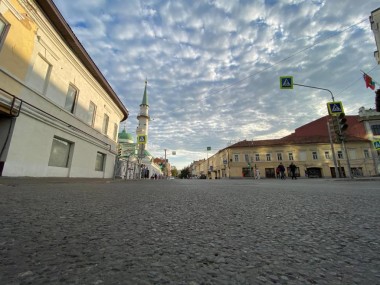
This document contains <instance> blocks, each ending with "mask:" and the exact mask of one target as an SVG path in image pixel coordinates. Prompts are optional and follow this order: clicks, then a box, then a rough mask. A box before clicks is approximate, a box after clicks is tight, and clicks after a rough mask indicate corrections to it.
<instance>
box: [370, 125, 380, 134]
mask: <svg viewBox="0 0 380 285" xmlns="http://www.w3.org/2000/svg"><path fill="white" fill-rule="evenodd" d="M371 129H372V134H373V135H374V136H380V125H372V126H371Z"/></svg>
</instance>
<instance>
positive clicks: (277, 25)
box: [54, 0, 380, 169]
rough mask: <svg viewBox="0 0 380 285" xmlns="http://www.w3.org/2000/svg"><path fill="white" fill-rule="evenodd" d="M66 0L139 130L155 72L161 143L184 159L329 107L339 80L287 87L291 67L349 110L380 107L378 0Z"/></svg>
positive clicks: (283, 129)
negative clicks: (378, 84)
mask: <svg viewBox="0 0 380 285" xmlns="http://www.w3.org/2000/svg"><path fill="white" fill-rule="evenodd" d="M54 2H55V3H56V5H57V6H58V8H59V9H60V11H61V12H62V14H63V16H64V17H65V19H66V20H67V21H68V23H69V24H70V26H71V27H72V29H73V31H74V32H75V33H76V35H77V37H78V38H79V39H80V41H81V42H82V44H83V45H84V46H85V48H86V49H87V51H88V53H89V54H90V55H91V57H92V58H93V60H94V61H95V63H96V64H97V65H98V67H99V68H100V70H101V71H102V72H103V74H104V75H105V77H106V78H107V80H108V81H109V82H110V84H111V85H112V86H113V88H114V89H115V91H116V92H117V94H118V95H119V97H120V98H121V100H122V101H123V103H124V104H125V106H126V107H127V108H128V109H129V111H130V118H129V119H128V121H127V122H126V123H125V124H126V126H127V131H129V132H131V133H134V132H135V129H136V126H137V119H136V116H137V114H138V112H139V105H140V103H141V100H142V95H143V91H144V81H145V78H148V95H149V103H150V115H151V117H152V118H153V120H152V121H151V122H150V129H149V145H148V148H149V151H150V152H151V153H152V154H154V155H156V156H163V153H164V152H163V150H164V149H167V150H168V151H172V150H176V151H177V155H176V156H175V157H174V156H169V160H171V161H172V162H173V163H174V164H175V165H177V167H178V168H179V169H181V167H183V166H185V165H188V164H190V163H191V161H192V160H195V159H201V158H206V155H207V152H206V151H205V149H206V147H207V146H211V147H212V149H213V151H215V152H216V151H217V150H218V149H221V148H224V147H226V146H227V144H228V143H229V142H232V141H234V142H236V141H238V140H240V139H250V140H252V139H253V140H256V139H269V138H278V137H281V136H285V135H288V134H290V133H291V132H293V131H294V129H295V128H297V127H299V126H301V125H303V124H306V123H308V122H310V121H312V120H315V119H317V118H319V117H321V116H324V115H326V114H327V109H326V102H328V101H330V100H331V94H330V93H329V92H326V91H322V90H316V89H310V88H302V87H297V86H296V87H295V88H294V89H293V90H280V88H279V76H283V75H293V76H294V80H295V82H297V83H300V84H305V85H312V86H319V87H322V88H326V89H329V90H331V91H332V92H333V94H334V96H335V98H336V99H337V100H339V101H342V102H343V104H344V107H345V109H346V112H348V113H349V114H357V112H358V108H359V107H361V106H365V107H367V108H371V107H374V94H373V92H372V91H370V90H369V89H366V88H365V86H364V82H363V80H362V78H361V73H360V70H361V69H362V70H365V71H367V72H369V71H371V75H372V76H373V77H374V78H380V69H379V67H377V65H376V62H375V60H374V58H373V51H374V50H375V48H376V47H375V41H374V37H373V33H372V31H371V29H370V24H369V22H368V16H369V14H370V12H371V11H372V10H374V9H376V8H378V7H379V4H378V1H375V0H369V1H365V2H363V3H360V5H358V4H357V1H355V0H347V1H324V0H314V1H308V0H282V1H277V0H270V1H269V0H266V1H229V0H204V1H195V2H194V1H184V0H183V1H140V0H131V1H122V0H115V1H105V0H103V1H90V2H88V1H84V0H77V1H76V5H72V4H70V3H69V2H68V1H64V0H55V1H54ZM363 20H364V21H363ZM362 21H363V22H362ZM360 22H361V23H360ZM358 23H359V24H358ZM122 125H124V124H122ZM209 155H211V153H209Z"/></svg>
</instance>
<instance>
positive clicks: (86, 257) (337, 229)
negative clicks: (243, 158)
mask: <svg viewBox="0 0 380 285" xmlns="http://www.w3.org/2000/svg"><path fill="white" fill-rule="evenodd" d="M379 205H380V184H379V181H378V180H377V181H347V180H344V181H340V180H336V181H333V180H323V179H309V180H307V179H298V180H296V181H293V180H286V181H279V180H265V179H262V180H159V181H152V180H142V181H112V180H111V181H110V180H83V179H82V180H81V179H79V180H71V182H67V180H64V179H41V180H39V179H31V180H28V179H14V180H12V179H0V284H186V285H197V284H199V285H200V284H380V244H379V243H380V208H379Z"/></svg>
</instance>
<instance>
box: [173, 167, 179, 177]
mask: <svg viewBox="0 0 380 285" xmlns="http://www.w3.org/2000/svg"><path fill="white" fill-rule="evenodd" d="M171 172H172V176H173V177H177V176H178V170H177V168H175V167H173V168H172V170H171Z"/></svg>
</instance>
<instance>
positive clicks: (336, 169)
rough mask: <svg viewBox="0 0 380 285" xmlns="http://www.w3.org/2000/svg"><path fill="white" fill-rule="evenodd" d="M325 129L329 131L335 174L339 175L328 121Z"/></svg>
mask: <svg viewBox="0 0 380 285" xmlns="http://www.w3.org/2000/svg"><path fill="white" fill-rule="evenodd" d="M327 129H328V131H329V139H330V145H331V152H332V155H333V160H334V168H335V176H336V177H338V175H339V177H340V171H339V172H338V166H337V162H336V156H335V149H334V143H333V141H332V137H331V128H330V124H329V123H328V122H327Z"/></svg>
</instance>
